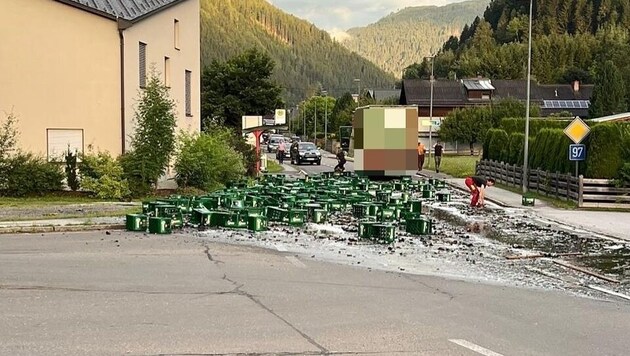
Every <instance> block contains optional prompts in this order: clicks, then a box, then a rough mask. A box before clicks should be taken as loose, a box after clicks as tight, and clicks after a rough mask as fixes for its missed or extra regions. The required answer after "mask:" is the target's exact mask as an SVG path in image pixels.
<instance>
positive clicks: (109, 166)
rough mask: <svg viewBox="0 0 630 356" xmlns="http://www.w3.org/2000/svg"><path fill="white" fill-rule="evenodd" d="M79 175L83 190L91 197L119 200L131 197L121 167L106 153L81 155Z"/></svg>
mask: <svg viewBox="0 0 630 356" xmlns="http://www.w3.org/2000/svg"><path fill="white" fill-rule="evenodd" d="M79 173H80V176H81V186H82V187H83V190H85V191H88V192H90V193H91V194H90V195H91V196H92V197H96V198H99V199H119V200H121V199H126V198H129V196H130V195H131V192H130V190H129V184H128V182H127V180H126V179H124V178H123V169H122V166H121V165H120V163H119V162H117V161H116V160H114V159H113V158H112V157H111V156H110V155H109V153H107V152H99V153H98V154H92V153H89V154H83V155H81V163H80V164H79Z"/></svg>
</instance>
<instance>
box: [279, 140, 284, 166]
mask: <svg viewBox="0 0 630 356" xmlns="http://www.w3.org/2000/svg"><path fill="white" fill-rule="evenodd" d="M285 150H286V146H285V144H284V140H282V141H280V144H278V162H279V163H280V164H283V163H284V151H285Z"/></svg>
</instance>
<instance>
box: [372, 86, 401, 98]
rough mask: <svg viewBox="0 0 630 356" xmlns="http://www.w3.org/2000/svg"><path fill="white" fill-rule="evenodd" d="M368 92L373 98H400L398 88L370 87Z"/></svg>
mask: <svg viewBox="0 0 630 356" xmlns="http://www.w3.org/2000/svg"><path fill="white" fill-rule="evenodd" d="M368 93H369V94H370V96H371V97H372V98H373V99H374V100H384V99H389V98H396V99H398V98H400V89H370V90H368Z"/></svg>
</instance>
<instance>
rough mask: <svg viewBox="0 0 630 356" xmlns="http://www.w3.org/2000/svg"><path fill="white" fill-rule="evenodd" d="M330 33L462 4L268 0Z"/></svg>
mask: <svg viewBox="0 0 630 356" xmlns="http://www.w3.org/2000/svg"><path fill="white" fill-rule="evenodd" d="M267 1H269V2H270V3H271V4H273V5H275V6H277V7H278V8H280V9H282V10H284V11H286V12H288V13H291V14H293V15H295V16H297V17H300V18H302V19H305V20H307V21H309V22H311V23H313V24H314V25H316V26H317V27H319V28H321V29H324V30H327V31H328V32H329V33H331V34H332V33H333V31H334V32H337V33H338V32H339V30H338V29H349V28H352V27H359V26H366V25H368V24H371V23H374V22H376V21H378V20H379V19H381V18H382V17H384V16H387V15H389V14H390V13H391V12H394V11H397V10H400V9H403V8H405V7H408V6H426V5H438V6H441V5H446V4H449V3H453V2H459V1H462V0H379V1H374V0H345V1H343V4H340V1H339V0H318V1H313V0H267Z"/></svg>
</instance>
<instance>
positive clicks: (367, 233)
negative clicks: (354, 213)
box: [359, 220, 376, 239]
mask: <svg viewBox="0 0 630 356" xmlns="http://www.w3.org/2000/svg"><path fill="white" fill-rule="evenodd" d="M374 224H376V223H375V222H374V221H371V220H363V221H360V222H359V238H362V239H371V238H372V235H373V232H372V229H373V226H374Z"/></svg>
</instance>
